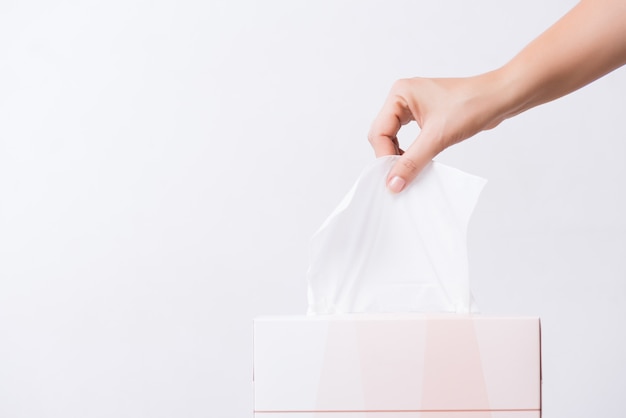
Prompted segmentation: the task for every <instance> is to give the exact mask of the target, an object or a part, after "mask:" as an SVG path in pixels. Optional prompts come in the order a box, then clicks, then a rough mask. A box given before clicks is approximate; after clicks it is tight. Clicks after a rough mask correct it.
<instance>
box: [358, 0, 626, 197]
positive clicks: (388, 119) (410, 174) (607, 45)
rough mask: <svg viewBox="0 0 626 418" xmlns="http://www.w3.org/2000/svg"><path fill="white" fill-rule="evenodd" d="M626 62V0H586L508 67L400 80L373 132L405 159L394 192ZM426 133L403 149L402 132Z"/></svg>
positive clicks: (382, 151) (376, 142)
mask: <svg viewBox="0 0 626 418" xmlns="http://www.w3.org/2000/svg"><path fill="white" fill-rule="evenodd" d="M624 64H626V0H595V1H594V0H582V1H581V2H580V3H579V4H578V5H576V7H574V8H573V9H572V10H571V11H570V12H569V13H567V14H566V15H565V16H563V17H562V18H561V19H560V20H559V21H558V22H556V23H555V24H554V25H553V26H552V27H550V28H549V29H548V30H547V31H546V32H544V33H543V34H542V35H541V36H539V37H538V38H537V39H535V40H534V41H533V42H531V43H530V44H529V45H528V46H527V47H526V48H524V49H523V50H522V51H521V52H520V53H519V54H518V55H517V56H515V57H514V58H513V59H512V60H511V61H510V62H508V63H507V64H505V65H504V66H503V67H501V68H499V69H497V70H494V71H491V72H489V73H485V74H481V75H478V76H475V77H468V78H456V79H454V78H453V79H426V78H412V79H406V80H399V81H397V82H396V83H395V84H394V86H393V87H392V89H391V92H390V94H389V97H388V98H387V101H386V102H385V104H384V106H383V108H382V110H381V111H380V113H379V115H378V116H377V118H376V119H375V120H374V123H373V124H372V127H371V129H370V133H369V135H368V137H369V140H370V143H371V144H372V146H373V147H374V151H375V152H376V155H377V156H382V155H391V154H403V157H402V158H401V159H400V160H399V161H398V163H397V164H396V165H395V166H394V167H393V168H392V169H391V171H390V173H389V177H388V179H387V184H388V187H389V188H390V189H391V190H392V191H394V192H399V191H401V190H402V189H403V188H404V187H405V185H406V184H408V183H409V182H410V181H412V180H413V179H414V178H415V176H417V174H418V173H419V171H420V170H421V169H422V168H423V167H424V166H425V165H426V164H428V162H429V161H430V160H431V159H432V158H433V157H434V156H436V155H437V154H438V153H439V152H441V151H442V150H444V149H445V148H447V147H449V146H450V145H453V144H455V143H457V142H460V141H462V140H464V139H467V138H469V137H471V136H473V135H475V134H476V133H478V132H480V131H482V130H485V129H491V128H493V127H495V126H497V125H498V124H499V123H500V122H502V121H503V120H504V119H507V118H510V117H512V116H515V115H517V114H519V113H521V112H524V111H525V110H528V109H530V108H532V107H534V106H537V105H540V104H542V103H546V102H549V101H551V100H554V99H556V98H559V97H561V96H564V95H566V94H568V93H571V92H572V91H574V90H577V89H579V88H581V87H582V86H584V85H586V84H588V83H591V82H592V81H594V80H596V79H598V78H600V77H602V76H603V75H605V74H607V73H609V72H611V71H613V70H614V69H616V68H618V67H620V66H622V65H624ZM412 120H415V121H417V123H418V124H419V125H420V127H421V132H420V134H419V136H418V137H417V139H416V140H415V141H414V142H413V144H411V146H410V147H409V148H408V149H407V150H406V152H403V151H402V150H401V149H400V148H399V146H398V141H397V137H396V135H397V133H398V131H399V130H400V128H401V127H402V125H405V124H407V123H409V122H410V121H412Z"/></svg>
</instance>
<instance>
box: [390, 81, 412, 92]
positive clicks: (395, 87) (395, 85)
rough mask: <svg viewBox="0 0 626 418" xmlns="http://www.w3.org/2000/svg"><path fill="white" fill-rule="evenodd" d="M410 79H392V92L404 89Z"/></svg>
mask: <svg viewBox="0 0 626 418" xmlns="http://www.w3.org/2000/svg"><path fill="white" fill-rule="evenodd" d="M409 82H410V80H408V79H406V78H401V79H398V80H396V81H394V83H393V85H392V86H391V91H392V92H393V93H398V92H401V91H404V90H406V88H407V85H408V84H409Z"/></svg>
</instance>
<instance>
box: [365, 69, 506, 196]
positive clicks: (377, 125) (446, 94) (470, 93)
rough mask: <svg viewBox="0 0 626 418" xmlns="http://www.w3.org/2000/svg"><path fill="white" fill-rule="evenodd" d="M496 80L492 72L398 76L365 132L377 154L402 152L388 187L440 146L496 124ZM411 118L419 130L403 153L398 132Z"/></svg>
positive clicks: (396, 187)
mask: <svg viewBox="0 0 626 418" xmlns="http://www.w3.org/2000/svg"><path fill="white" fill-rule="evenodd" d="M497 84H498V75H497V73H496V72H492V73H487V74H483V75H481V76H477V77H471V78H453V79H428V78H411V79H404V80H399V81H397V82H396V83H395V84H394V85H393V87H392V89H391V92H390V93H389V97H388V98H387V101H386V102H385V104H384V106H383V108H382V110H381V111H380V113H379V114H378V116H377V117H376V119H375V120H374V123H373V124H372V127H371V129H370V132H369V135H368V139H369V141H370V143H371V144H372V147H374V151H375V153H376V156H377V157H381V156H384V155H393V154H396V155H402V157H401V158H400V159H399V160H398V162H397V163H396V164H395V165H394V167H393V168H392V169H391V170H390V172H389V175H388V177H387V187H388V188H389V189H390V190H391V191H392V192H396V193H398V192H400V191H402V190H403V189H404V188H405V187H406V185H407V184H409V183H410V182H411V181H412V180H413V179H414V178H415V177H416V176H417V175H418V173H419V172H420V171H421V170H422V168H424V166H426V164H428V163H429V162H430V161H431V160H432V159H433V158H434V157H435V156H436V155H437V154H439V153H440V152H441V151H443V150H444V149H445V148H447V147H449V146H450V145H453V144H456V143H457V142H460V141H463V140H464V139H467V138H469V137H471V136H473V135H474V134H476V133H478V132H480V131H482V130H484V129H490V128H493V127H495V126H497V125H498V124H499V123H500V122H501V121H502V120H503V117H499V116H498V114H499V112H498V109H500V108H503V106H501V103H502V101H503V100H502V98H501V97H499V96H500V95H499V94H498V93H499V92H498V89H497ZM411 121H416V122H417V124H418V125H419V126H420V128H421V131H420V133H419V135H418V136H417V138H416V139H415V141H414V142H413V143H412V144H411V145H410V146H409V148H408V149H407V150H406V152H405V151H403V150H402V149H401V148H400V144H399V143H398V138H397V134H398V131H399V130H400V128H401V127H402V126H403V125H406V124H407V123H409V122H411Z"/></svg>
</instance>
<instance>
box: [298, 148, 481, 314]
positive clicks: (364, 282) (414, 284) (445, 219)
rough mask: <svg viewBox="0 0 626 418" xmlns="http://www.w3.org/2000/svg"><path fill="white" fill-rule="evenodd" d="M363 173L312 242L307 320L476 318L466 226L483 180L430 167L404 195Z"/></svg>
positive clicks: (379, 164) (377, 168)
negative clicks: (383, 315)
mask: <svg viewBox="0 0 626 418" xmlns="http://www.w3.org/2000/svg"><path fill="white" fill-rule="evenodd" d="M398 158H399V157H398V156H387V157H381V158H378V159H376V160H375V161H374V163H373V164H372V165H371V166H370V167H367V168H366V169H365V170H364V171H363V172H362V173H361V175H360V177H359V178H358V180H357V181H356V184H355V185H354V186H353V187H352V189H351V190H350V191H349V192H348V194H347V195H346V196H345V197H344V199H343V200H342V201H341V203H340V204H339V206H338V207H337V208H336V209H335V210H334V212H333V213H332V214H331V215H330V216H329V217H328V219H326V221H325V222H324V223H323V225H322V226H321V227H320V229H319V230H318V231H317V232H316V233H315V235H314V236H313V238H312V240H311V249H310V264H309V269H308V272H307V280H308V302H309V308H308V313H309V314H334V313H353V312H354V313H356V312H428V313H431V312H432V313H437V312H455V313H470V312H476V311H477V308H476V305H475V303H474V301H473V297H472V295H471V292H470V288H469V275H468V261H467V225H468V222H469V219H470V215H471V214H472V212H473V210H474V207H475V205H476V202H477V200H478V196H479V195H480V192H481V190H482V188H483V187H484V185H485V183H486V180H484V179H482V178H480V177H477V176H473V175H470V174H467V173H464V172H462V171H460V170H458V169H455V168H452V167H448V166H446V165H444V164H441V163H438V162H435V161H433V162H431V163H429V165H428V166H426V167H425V168H424V169H423V170H422V172H421V173H420V174H419V175H418V176H417V178H416V179H415V180H414V181H413V182H411V183H410V184H409V185H407V187H406V188H405V190H403V191H402V192H401V193H398V194H393V193H391V192H390V191H389V190H388V189H387V188H386V185H385V180H386V178H387V175H388V173H389V170H390V169H391V167H392V166H393V165H394V163H395V162H396V161H397V159H398Z"/></svg>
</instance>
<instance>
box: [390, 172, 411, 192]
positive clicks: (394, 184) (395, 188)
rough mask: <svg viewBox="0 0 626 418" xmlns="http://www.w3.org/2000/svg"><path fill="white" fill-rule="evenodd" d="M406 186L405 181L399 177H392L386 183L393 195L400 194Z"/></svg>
mask: <svg viewBox="0 0 626 418" xmlns="http://www.w3.org/2000/svg"><path fill="white" fill-rule="evenodd" d="M405 184H406V180H404V179H403V178H402V177H400V176H393V177H392V178H391V179H390V180H389V181H388V182H387V188H388V189H389V190H390V191H391V192H393V193H400V192H401V191H402V189H404V186H405Z"/></svg>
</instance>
